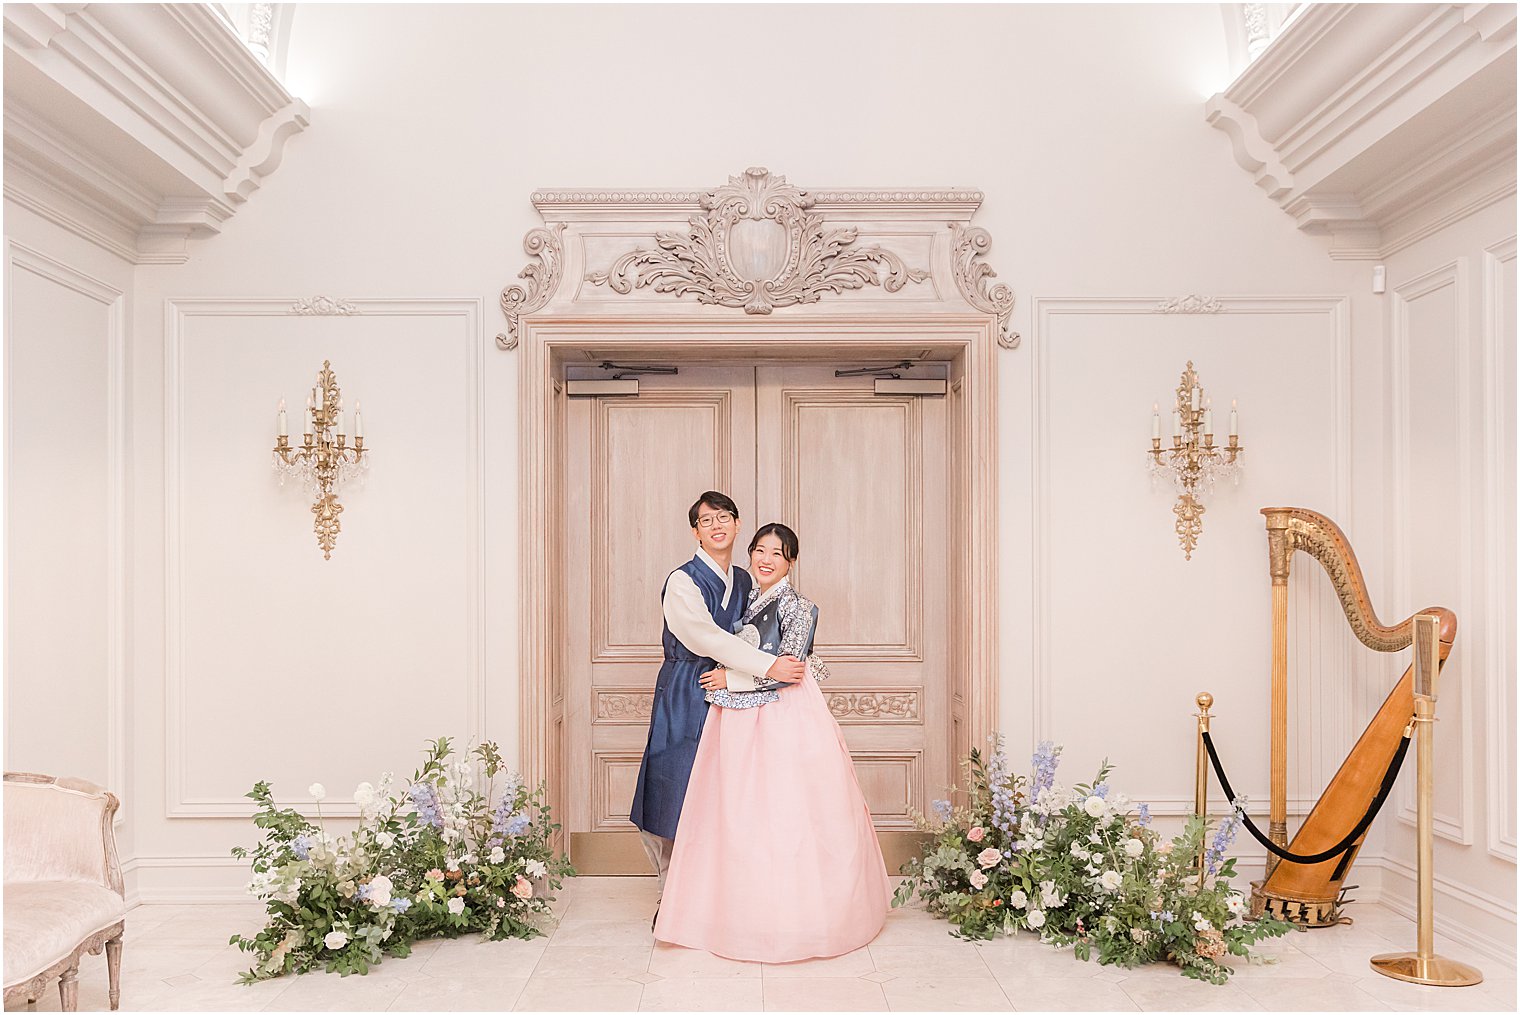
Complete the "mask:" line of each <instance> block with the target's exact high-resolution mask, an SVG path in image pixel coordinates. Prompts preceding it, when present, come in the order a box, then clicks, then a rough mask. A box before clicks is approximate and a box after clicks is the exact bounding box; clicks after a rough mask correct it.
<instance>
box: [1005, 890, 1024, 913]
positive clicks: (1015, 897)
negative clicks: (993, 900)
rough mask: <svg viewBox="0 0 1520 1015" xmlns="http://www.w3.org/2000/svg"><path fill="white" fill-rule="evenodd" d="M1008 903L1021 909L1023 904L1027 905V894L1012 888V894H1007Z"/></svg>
mask: <svg viewBox="0 0 1520 1015" xmlns="http://www.w3.org/2000/svg"><path fill="white" fill-rule="evenodd" d="M1008 905H1010V906H1012V907H1013V908H1014V909H1023V908H1024V907H1025V906H1027V905H1029V896H1027V895H1025V894H1024V893H1023V891H1021V890H1019V889H1014V892H1013V894H1012V895H1010V896H1008Z"/></svg>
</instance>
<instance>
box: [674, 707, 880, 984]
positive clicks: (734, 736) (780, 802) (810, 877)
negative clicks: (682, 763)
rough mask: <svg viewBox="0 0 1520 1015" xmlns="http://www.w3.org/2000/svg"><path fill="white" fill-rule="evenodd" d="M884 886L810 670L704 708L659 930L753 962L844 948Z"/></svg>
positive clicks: (876, 908) (876, 928) (856, 944)
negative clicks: (771, 696)
mask: <svg viewBox="0 0 1520 1015" xmlns="http://www.w3.org/2000/svg"><path fill="white" fill-rule="evenodd" d="M891 895H892V887H891V883H890V882H889V881H888V880H887V869H886V864H885V863H884V862H883V861H882V857H881V846H880V845H879V844H878V843H877V841H876V832H875V830H874V829H873V828H872V827H871V815H870V812H869V811H868V810H867V809H866V803H865V798H864V797H863V796H861V793H860V786H859V785H858V784H857V783H856V781H855V767H854V765H853V764H852V763H851V761H850V752H849V749H848V748H847V747H846V746H845V742H844V736H843V734H842V733H841V732H840V730H839V723H838V722H836V721H835V720H834V717H833V715H831V714H830V713H829V708H828V704H827V703H826V702H825V701H824V697H823V692H822V691H820V690H819V688H818V684H817V682H816V681H814V680H812V679H811V678H804V679H803V680H802V682H801V683H799V684H797V685H796V686H795V687H789V688H785V689H783V690H782V691H781V699H780V700H779V701H774V702H771V703H770V704H768V705H762V706H760V707H758V708H748V709H728V708H719V707H717V706H713V707H712V708H710V709H708V712H707V720H706V723H705V725H704V726H703V728H702V740H701V744H700V745H699V746H698V748H697V756H696V761H695V763H694V764H693V766H692V770H691V782H690V783H689V784H688V785H687V789H686V800H685V803H683V804H682V807H681V821H680V825H679V826H678V827H677V829H676V839H675V851H674V853H673V854H672V856H671V860H670V870H669V871H668V872H667V874H666V876H665V893H664V896H663V898H662V899H661V901H660V914H659V919H658V920H657V922H656V924H655V930H654V936H655V938H656V939H657V940H660V941H666V942H669V943H671V944H677V945H684V946H685V947H687V948H701V949H704V950H705V951H709V952H712V953H713V954H715V955H721V956H724V957H726V958H730V959H742V960H745V961H750V962H794V961H797V960H800V959H808V958H815V957H823V956H829V955H843V954H844V953H845V952H850V951H854V950H855V949H857V948H860V947H862V946H863V945H866V944H869V943H870V942H871V940H872V939H873V938H875V937H876V935H877V934H878V933H880V932H881V928H882V925H883V923H885V922H886V918H887V907H888V904H889V902H890V900H891Z"/></svg>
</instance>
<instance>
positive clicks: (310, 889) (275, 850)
mask: <svg viewBox="0 0 1520 1015" xmlns="http://www.w3.org/2000/svg"><path fill="white" fill-rule="evenodd" d="M498 782H501V783H502V786H501V791H500V792H499V793H498V792H497V787H498ZM312 788H313V790H314V791H317V790H320V787H316V786H314V787H312ZM317 796H318V799H319V801H320V799H321V794H320V792H319V793H317ZM248 797H249V798H250V799H252V800H253V801H254V803H255V804H256V805H257V808H258V809H257V812H256V814H255V816H254V819H253V821H254V825H255V826H256V827H257V828H259V829H261V830H262V831H263V837H262V838H261V840H260V842H259V843H258V845H257V846H255V847H254V848H253V849H251V850H250V849H245V848H243V847H237V848H234V849H233V850H232V855H233V856H234V857H237V858H239V859H244V860H249V861H250V866H251V868H252V871H253V880H252V882H250V884H249V886H248V888H249V891H250V893H252V894H253V895H254V896H256V897H257V898H259V899H261V900H262V901H263V902H264V905H265V910H266V914H267V918H268V919H267V923H266V925H265V927H264V928H263V930H261V931H259V932H258V933H257V934H255V935H253V936H251V937H246V936H243V935H233V937H232V938H231V942H230V943H232V944H234V945H237V946H238V947H239V948H241V949H242V950H243V951H244V952H248V953H250V954H251V955H252V956H253V959H254V965H253V967H252V968H251V969H249V970H248V971H247V972H245V973H243V974H242V976H241V977H240V980H241V981H242V982H244V983H252V982H255V981H257V980H263V979H268V978H270V977H275V976H283V975H285V974H287V973H305V972H309V971H311V970H313V969H317V968H321V969H323V970H325V971H327V972H330V973H337V974H339V975H340V976H347V975H349V974H351V973H359V974H364V973H367V972H368V971H369V968H370V967H371V966H372V965H374V964H376V963H378V962H380V961H381V960H382V959H383V958H384V957H386V956H391V957H397V958H400V957H404V956H406V955H408V954H409V953H410V952H411V946H412V943H413V942H415V941H417V940H420V939H423V938H428V937H456V936H458V935H460V934H469V933H480V934H483V935H485V936H486V937H487V938H490V939H500V938H509V937H517V938H530V937H535V936H537V935H539V934H541V933H543V931H542V929H541V924H542V923H543V922H544V921H545V919H546V918H547V916H548V914H549V913H550V910H551V906H552V903H553V901H554V894H553V893H555V892H556V891H558V890H559V888H560V886H561V885H562V884H563V880H564V878H566V877H573V876H574V874H575V870H574V868H573V867H571V865H570V863H569V861H568V860H567V859H566V858H565V857H563V856H560V855H558V854H556V853H555V852H554V850H553V848H552V846H551V843H552V841H553V838H554V835H555V833H556V832H557V831H559V827H560V826H559V825H558V824H556V823H554V822H553V821H552V819H551V815H550V810H549V807H548V805H547V804H546V803H545V801H544V787H543V786H542V785H539V786H538V787H537V788H534V789H529V788H528V787H526V786H524V785H523V784H522V781H521V780H520V779H518V778H516V777H515V776H512V775H510V774H508V773H506V772H505V768H504V764H503V760H502V757H501V752H500V751H499V750H498V748H497V746H496V745H495V744H494V743H490V742H487V743H483V744H480V745H479V746H477V747H475V748H474V749H473V750H471V751H470V752H469V753H468V754H466V755H464V756H462V757H456V755H455V751H454V748H453V745H452V743H451V742H450V739H449V738H448V737H439V738H438V739H437V740H435V741H431V742H429V743H428V745H427V749H426V753H425V755H424V758H423V762H422V765H421V766H420V767H419V768H418V769H417V770H416V771H415V772H414V773H413V775H412V779H411V781H410V783H409V784H408V787H407V791H406V792H405V793H393V792H391V776H390V774H389V773H387V774H386V775H385V776H384V777H383V778H382V779H381V782H380V785H379V787H378V788H377V787H372V786H370V785H369V784H368V783H363V784H361V785H360V786H359V787H358V789H357V790H355V793H354V801H355V803H356V804H357V805H358V807H359V815H360V816H359V821H358V824H357V827H356V828H354V829H353V831H351V832H349V833H347V834H343V835H333V834H331V833H329V832H328V831H327V829H326V824H325V822H324V821H323V820H322V816H321V804H320V802H319V803H318V805H317V820H316V821H315V822H313V821H310V820H308V819H307V818H306V817H305V816H303V815H302V814H300V813H299V812H298V811H295V810H293V809H290V808H281V807H278V806H277V805H276V804H275V802H274V798H273V795H272V793H271V791H270V787H269V784H268V783H266V782H259V783H257V784H255V785H254V787H253V790H252V791H251V792H250V793H248Z"/></svg>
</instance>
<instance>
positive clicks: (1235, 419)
mask: <svg viewBox="0 0 1520 1015" xmlns="http://www.w3.org/2000/svg"><path fill="white" fill-rule="evenodd" d="M1238 406H1239V403H1238V402H1237V401H1236V400H1235V399H1233V398H1232V399H1230V436H1231V437H1239V436H1240V413H1239V412H1238V411H1236V410H1237V408H1238Z"/></svg>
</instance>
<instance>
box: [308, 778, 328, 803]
mask: <svg viewBox="0 0 1520 1015" xmlns="http://www.w3.org/2000/svg"><path fill="white" fill-rule="evenodd" d="M306 792H308V793H310V794H311V798H312V799H313V800H326V799H327V787H326V786H324V785H322V784H321V783H320V782H314V783H312V784H311V785H310V786H307V787H306Z"/></svg>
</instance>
